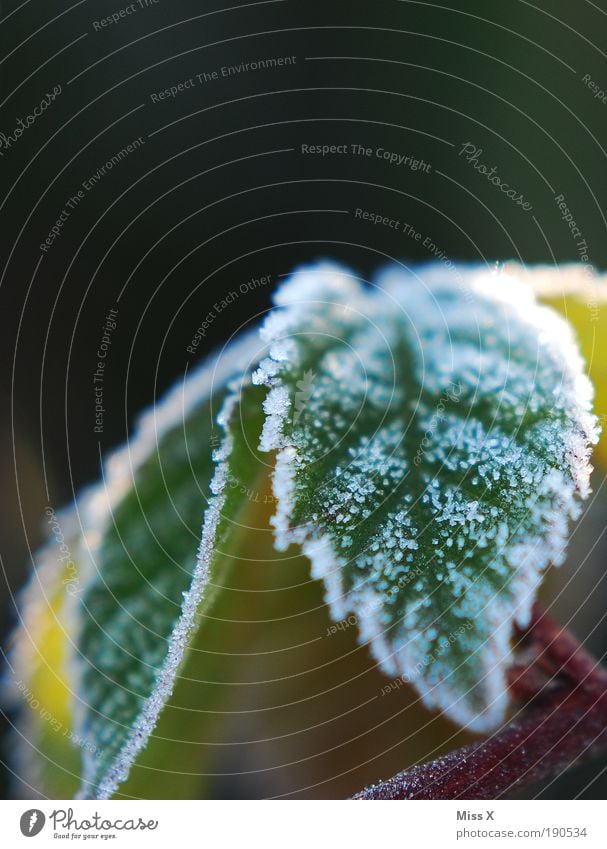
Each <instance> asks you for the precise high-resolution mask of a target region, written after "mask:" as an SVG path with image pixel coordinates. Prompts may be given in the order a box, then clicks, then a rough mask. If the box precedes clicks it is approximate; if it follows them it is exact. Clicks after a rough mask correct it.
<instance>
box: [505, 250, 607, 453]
mask: <svg viewBox="0 0 607 849" xmlns="http://www.w3.org/2000/svg"><path fill="white" fill-rule="evenodd" d="M503 271H504V272H505V273H506V274H511V275H512V276H514V277H517V278H519V279H522V280H523V281H524V282H525V283H527V284H528V285H530V286H531V288H532V289H533V290H534V292H535V294H536V295H537V297H538V300H540V301H541V302H542V303H544V304H546V305H547V306H550V307H553V309H555V310H556V311H557V312H559V313H560V314H561V315H563V316H564V317H565V318H566V319H567V321H568V322H569V323H570V324H571V325H572V327H573V329H574V330H575V332H576V335H577V338H578V342H579V345H580V349H581V352H582V356H583V357H584V361H585V364H586V370H587V373H588V375H589V377H590V379H591V381H592V383H593V384H594V389H595V398H594V412H595V413H596V415H597V416H598V417H599V421H600V424H601V427H602V433H601V438H600V441H599V444H598V445H596V446H595V448H594V452H593V457H594V460H595V463H594V464H595V465H597V464H598V463H600V464H601V466H602V467H603V468H607V275H606V274H602V273H597V272H596V271H595V269H594V267H593V266H592V265H590V264H589V263H584V262H579V263H572V264H568V265H561V266H548V265H535V266H534V265H531V266H524V265H521V264H520V263H517V262H507V263H506V264H505V265H504V266H503Z"/></svg>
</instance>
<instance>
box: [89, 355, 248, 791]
mask: <svg viewBox="0 0 607 849" xmlns="http://www.w3.org/2000/svg"><path fill="white" fill-rule="evenodd" d="M258 349H259V342H258V340H257V339H254V340H251V339H248V340H245V343H244V344H243V343H240V345H239V346H238V348H237V350H235V351H228V354H227V357H226V359H227V360H228V362H227V364H226V363H225V362H224V363H221V366H222V370H223V372H224V374H223V375H218V369H217V366H216V365H213V364H211V365H209V366H206V367H205V368H204V369H203V370H202V372H201V373H200V374H199V375H198V377H197V378H195V379H190V380H188V381H187V382H185V383H184V385H183V388H181V387H179V388H178V389H177V390H174V391H173V393H172V394H171V395H170V396H169V398H167V400H166V401H165V402H164V403H163V404H162V405H161V406H160V407H159V408H158V409H157V410H155V411H154V412H153V413H152V415H151V416H149V417H148V419H146V420H144V421H143V422H142V424H141V426H140V430H139V433H138V435H137V436H136V437H135V439H134V440H133V442H132V443H130V444H129V445H127V447H126V448H125V449H124V450H123V451H122V452H121V454H120V455H118V456H117V457H115V458H114V459H112V461H111V463H110V465H109V468H108V473H107V475H106V479H105V483H104V487H103V489H102V490H98V491H97V492H95V493H94V494H93V495H92V496H90V499H89V503H88V504H87V505H86V507H85V516H86V528H85V539H87V541H88V543H89V544H88V553H89V556H90V560H91V565H92V567H93V568H92V569H91V579H90V581H89V584H88V586H87V589H86V593H85V594H84V596H83V599H82V609H81V612H80V623H81V624H80V636H79V640H78V648H79V652H80V654H81V662H80V667H81V669H80V693H81V698H82V700H83V702H84V704H83V717H82V721H81V734H82V736H83V737H84V739H86V740H87V741H88V742H89V743H90V745H91V747H94V752H95V754H94V756H88V755H87V752H88V749H85V757H84V766H83V786H82V794H83V795H87V796H88V795H91V794H92V795H95V796H98V797H101V798H105V797H107V796H110V795H112V793H113V792H114V791H115V789H116V787H117V786H118V784H119V783H120V782H122V781H124V779H125V778H126V776H127V775H128V772H129V769H130V767H131V765H132V763H133V761H134V759H135V758H136V756H137V754H138V753H139V752H140V751H141V749H142V748H143V747H144V746H145V745H146V743H147V740H148V738H149V736H150V734H151V732H152V730H153V728H154V726H155V724H156V721H157V719H158V716H159V714H160V711H161V710H162V708H163V706H164V704H165V702H166V700H167V699H168V697H169V696H170V694H171V692H172V690H173V687H174V685H175V679H176V676H177V674H178V670H179V668H180V666H181V664H182V661H183V658H184V654H185V652H186V650H187V648H188V645H189V643H190V639H191V636H192V634H193V633H194V631H195V630H196V628H197V627H198V625H199V624H200V620H201V617H202V616H204V615H208V611H209V608H210V605H211V603H212V600H213V595H214V592H213V591H214V590H215V589H216V587H217V586H218V585H219V584H221V575H220V571H219V570H220V568H221V564H222V562H223V557H222V555H223V554H224V553H226V552H228V551H229V546H230V541H231V539H232V538H233V537H234V535H235V530H236V529H237V528H238V516H239V513H240V511H241V509H242V507H243V505H244V504H246V497H245V495H244V494H243V493H244V492H245V490H246V488H247V487H251V486H253V485H254V483H255V481H256V480H257V478H258V477H259V476H260V475H262V474H263V473H264V468H265V467H264V464H263V463H262V462H260V461H259V459H258V456H257V455H256V453H255V451H252V450H251V448H250V442H252V444H253V445H255V442H256V439H257V435H258V433H259V430H260V427H261V411H260V391H259V390H258V389H256V388H255V387H251V385H250V380H249V378H248V376H247V372H246V367H247V364H248V362H249V361H250V359H251V358H252V356H253V354H254V352H255V351H256V350H258ZM234 373H236V374H237V379H236V380H235V383H234V384H233V385H232V386H230V388H229V389H226V380H227V378H228V377H229V376H231V375H234ZM212 391H213V394H211V392H212ZM211 401H212V403H210V402H211ZM216 404H219V410H220V412H219V416H218V422H219V423H220V425H221V426H222V428H223V430H224V431H225V433H224V434H223V436H222V437H221V438H219V437H217V436H216V433H215V425H214V411H215V413H216V410H217V407H216V406H215V405H216ZM243 435H245V436H244V438H240V437H241V436H243ZM211 456H212V457H213V460H214V461H215V463H216V468H215V469H214V471H213V460H211ZM133 458H134V460H133ZM127 470H132V472H131V474H127V476H126V477H127V479H126V481H125V472H126V471H127ZM209 490H210V493H209ZM209 495H210V497H209ZM205 505H206V506H205ZM203 513H204V522H202V516H203ZM201 523H202V538H201V534H200V525H201ZM88 529H90V531H89V530H88ZM91 537H92V539H91ZM196 551H197V554H196Z"/></svg>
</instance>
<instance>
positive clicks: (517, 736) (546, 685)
mask: <svg viewBox="0 0 607 849" xmlns="http://www.w3.org/2000/svg"><path fill="white" fill-rule="evenodd" d="M518 643H519V654H522V655H524V662H522V663H518V664H517V665H515V666H513V667H512V669H511V670H510V676H509V678H510V692H511V694H512V696H513V699H514V701H515V702H518V704H519V711H518V714H517V717H516V718H515V719H514V720H513V721H512V722H511V723H510V724H508V725H507V726H505V727H504V728H503V729H501V730H500V731H498V732H496V733H495V734H494V735H492V736H491V737H489V738H488V739H487V740H482V741H479V742H478V743H472V744H470V745H468V746H464V747H462V748H460V749H457V750H456V751H454V752H451V753H450V754H448V755H446V756H444V757H441V758H438V759H437V760H435V761H432V762H431V763H428V764H424V765H422V766H416V767H413V768H412V769H409V770H406V771H405V772H401V773H399V774H398V775H395V776H394V778H391V779H390V780H389V781H386V782H383V783H381V784H377V785H374V786H372V787H369V788H367V789H366V790H363V791H362V792H361V793H358V794H357V795H356V796H355V797H354V798H356V799H497V798H500V797H506V796H508V795H510V794H511V793H513V792H514V791H515V790H517V789H521V788H523V787H524V786H526V785H528V784H533V783H535V782H537V781H540V780H541V779H544V778H549V777H551V776H555V775H558V774H559V773H560V772H562V771H563V770H565V769H566V768H567V767H568V766H570V765H571V764H573V763H574V762H578V763H579V762H580V761H581V760H582V759H584V758H586V757H589V756H596V755H597V754H599V753H602V752H607V672H606V671H605V669H603V668H602V667H601V666H599V664H598V663H597V661H596V660H594V658H592V657H591V656H590V655H589V654H588V653H587V652H586V651H585V649H583V648H582V647H581V646H580V645H579V644H578V643H577V641H576V640H575V639H574V637H573V636H572V635H571V634H570V633H569V632H568V631H566V630H565V629H564V628H562V627H561V626H560V625H558V624H557V623H556V622H554V620H552V619H551V618H550V617H549V616H548V615H547V614H546V613H545V612H544V611H542V610H541V609H539V608H538V609H536V611H535V613H534V617H533V620H532V622H531V624H530V626H529V628H528V629H527V630H526V631H524V632H522V633H520V634H519V641H518ZM521 703H528V704H526V706H525V707H524V708H521V707H520V705H521Z"/></svg>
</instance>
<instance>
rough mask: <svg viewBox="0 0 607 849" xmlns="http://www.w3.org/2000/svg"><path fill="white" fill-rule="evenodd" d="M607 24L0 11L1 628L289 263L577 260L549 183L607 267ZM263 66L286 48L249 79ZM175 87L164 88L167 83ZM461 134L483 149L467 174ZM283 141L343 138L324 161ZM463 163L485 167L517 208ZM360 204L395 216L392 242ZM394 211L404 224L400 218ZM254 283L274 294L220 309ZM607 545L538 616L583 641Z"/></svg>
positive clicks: (403, 12) (243, 12)
mask: <svg viewBox="0 0 607 849" xmlns="http://www.w3.org/2000/svg"><path fill="white" fill-rule="evenodd" d="M127 8H128V9H130V11H125V10H127ZM121 9H122V10H123V11H124V14H122V15H121V12H120V10H121ZM113 14H116V15H117V19H116V21H115V22H112V23H106V24H105V25H104V24H102V23H101V21H102V20H103V19H106V18H107V17H108V16H112V15H113ZM606 24H607V6H606V5H605V3H604V2H597V3H590V2H586V0H580V2H577V3H575V4H573V3H571V2H567V0H550V2H548V0H538V2H535V3H530V2H525V0H507V1H506V2H503V3H499V4H498V3H492V4H487V3H486V2H480V0H478V2H472V0H462V2H460V3H458V4H457V8H450V6H449V4H445V5H436V4H432V3H426V2H409V0H403V1H402V2H399V0H373V2H337V0H335V1H334V2H331V0H325V2H322V3H310V2H309V0H301V1H300V0H268V1H267V2H252V3H247V4H239V3H232V4H228V3H226V2H223V4H222V3H221V2H220V0H204V2H193V1H192V2H185V0H171V2H169V0H157V2H155V3H154V2H152V0H149V2H146V1H145V0H141V2H135V3H134V4H131V5H130V6H129V4H127V3H123V4H121V0H113V2H98V0H81V2H76V3H73V4H71V5H69V4H68V5H66V4H64V3H61V2H57V0H44V2H42V0H29V2H25V3H23V2H19V0H16V2H5V3H4V4H3V9H2V12H1V24H0V37H1V45H2V49H1V56H2V64H1V65H0V74H1V78H0V101H1V111H0V116H1V117H0V132H1V133H3V134H4V135H3V136H2V137H0V141H1V143H0V154H1V155H0V180H1V181H2V191H1V196H2V208H1V212H0V215H1V216H2V219H1V220H2V227H1V239H0V254H1V255H0V262H1V265H0V268H1V271H0V273H1V275H2V276H1V287H0V303H1V307H0V316H1V330H2V332H1V334H0V344H1V346H2V360H1V363H2V369H1V383H0V434H1V438H2V443H1V444H2V452H1V455H0V469H1V472H2V474H1V481H2V487H1V489H0V522H1V523H2V526H1V531H0V553H1V555H2V564H3V570H4V581H3V587H2V593H3V596H4V598H5V601H6V604H5V605H4V608H3V609H4V610H5V613H4V616H3V620H2V627H3V633H4V635H6V632H7V630H8V629H9V628H10V627H11V626H12V624H13V622H14V619H15V613H14V606H13V602H12V594H13V593H14V592H15V590H16V589H17V588H18V587H19V586H20V585H21V584H22V583H23V581H24V576H25V575H26V573H27V569H28V567H29V556H30V551H33V550H35V548H36V547H37V546H38V545H39V544H40V542H41V539H42V536H41V523H40V516H41V514H42V510H43V509H44V507H45V506H46V505H47V504H50V505H51V506H53V507H55V508H58V507H60V506H61V505H62V504H64V503H65V502H68V501H69V500H71V498H72V496H73V493H74V492H75V491H77V490H78V489H79V488H80V487H81V486H82V485H83V484H86V483H87V482H89V481H91V480H94V479H95V478H96V477H97V476H98V472H99V461H100V454H103V453H105V452H107V450H108V449H110V448H111V447H112V446H115V445H117V444H118V443H120V442H121V441H123V440H124V439H125V437H126V435H127V433H128V432H129V428H130V427H131V425H132V423H133V419H134V416H135V414H136V413H137V411H139V410H140V409H141V408H142V407H143V406H146V405H148V404H149V403H150V402H152V401H153V399H154V398H155V397H157V396H158V395H159V394H161V393H162V392H163V390H164V389H165V388H166V387H167V386H169V385H170V384H171V382H172V381H173V380H175V378H177V377H178V376H180V375H181V374H182V373H183V372H184V370H185V368H186V367H187V366H189V367H191V366H192V365H193V364H194V363H195V362H198V361H199V360H200V359H201V358H202V357H203V356H204V355H205V353H207V352H208V351H210V350H212V349H213V348H214V347H216V346H217V345H219V344H221V343H223V342H224V340H225V339H226V338H227V337H229V335H230V334H232V333H233V332H235V331H237V330H238V329H239V328H241V327H242V326H243V325H246V324H247V323H249V322H251V321H253V320H254V319H255V317H256V316H257V315H258V314H259V313H260V312H262V311H263V310H265V309H266V308H267V307H268V305H269V302H270V296H271V292H272V290H273V288H274V287H275V285H276V284H277V283H278V281H279V279H280V277H281V275H285V274H287V273H288V272H289V271H290V270H291V269H292V268H293V267H294V266H296V265H298V264H300V263H302V262H306V261H312V260H316V259H318V258H322V257H331V258H334V259H336V260H339V261H341V262H343V263H346V264H348V265H350V266H351V267H352V268H354V269H356V270H357V271H358V272H360V274H361V276H363V277H369V276H370V275H371V274H372V273H373V271H374V269H376V268H377V267H378V266H380V265H383V264H385V263H386V262H388V261H389V259H390V258H391V257H395V258H398V259H404V260H411V261H428V260H430V259H432V258H433V251H434V253H435V254H438V255H439V257H442V259H443V261H444V262H445V263H447V262H456V261H481V262H487V263H491V264H492V263H494V262H495V261H496V260H505V259H509V258H514V259H519V260H522V261H524V262H526V263H534V262H548V263H562V262H565V261H574V260H577V259H579V256H578V248H577V246H576V240H574V239H573V238H572V236H571V233H570V230H569V229H568V227H567V225H566V224H565V223H564V221H563V220H562V212H561V210H560V209H559V207H558V205H557V202H556V200H555V198H556V197H558V196H560V195H563V196H564V199H565V201H564V202H565V203H566V205H567V207H568V208H569V210H570V211H571V214H572V216H573V218H574V219H575V221H576V223H577V225H578V227H579V229H580V231H581V232H582V234H583V237H584V239H585V241H586V242H587V246H588V253H589V256H590V260H591V262H592V263H593V264H594V265H595V266H596V267H597V268H606V267H607V240H606V239H605V233H606V227H605V224H606V222H605V217H604V212H603V210H604V209H605V199H606V189H607V185H606V179H605V174H606V170H605V150H604V146H605V142H606V134H605V126H606V117H607V103H605V102H603V101H602V99H600V98H598V97H595V94H596V89H593V88H592V87H591V83H596V85H597V86H598V88H599V89H602V88H604V89H606V90H607V65H606V63H605V57H606V54H605V50H606V49H607V38H606V34H607V26H606ZM268 59H271V60H273V59H277V60H278V59H281V60H282V61H281V62H276V63H274V62H271V63H270V64H271V65H274V66H273V67H266V68H263V67H262V68H258V69H249V70H246V68H245V67H243V63H254V62H258V61H259V60H268ZM230 66H232V68H233V72H232V73H229V74H227V71H224V72H222V68H225V69H227V68H229V67H230ZM205 74H206V75H207V76H206V77H205V76H204V75H205ZM198 75H200V77H199V76H198ZM171 87H175V88H176V89H177V91H175V96H170V95H168V96H164V97H163V96H162V94H161V93H162V92H164V91H165V90H167V89H170V88H171ZM58 89H59V91H58ZM53 92H55V96H54V99H52V101H51V102H50V105H49V106H48V108H47V109H45V110H44V111H41V112H40V114H39V115H36V116H35V119H34V120H33V121H31V122H30V123H29V126H26V127H25V129H22V132H21V133H19V132H16V130H17V128H19V127H22V125H20V124H19V119H22V120H23V122H24V124H26V125H27V124H28V119H27V116H28V115H34V109H35V107H37V106H38V105H39V104H40V103H41V102H42V101H43V99H44V98H45V96H46V95H47V93H53ZM135 140H138V141H137V142H136V144H135V145H134V147H133V149H132V150H129V151H128V154H127V155H123V156H122V157H121V158H120V160H119V161H115V163H114V165H113V167H111V166H110V167H107V168H106V169H105V172H104V173H103V168H102V166H104V164H105V163H106V162H108V160H111V159H112V157H114V156H115V155H116V154H118V153H119V151H121V150H122V149H124V148H126V147H127V146H128V145H130V144H132V143H133V142H134V141H135ZM466 143H468V145H469V147H468V148H467V150H468V151H470V150H472V147H473V148H476V149H477V158H476V160H473V161H472V162H468V161H467V159H466V157H465V156H463V155H462V154H461V150H462V147H463V145H464V144H466ZM302 145H336V146H342V145H345V149H344V148H343V147H340V148H339V152H334V153H328V154H327V155H325V156H322V155H320V154H316V153H304V152H302ZM353 145H357V146H358V145H359V146H361V148H363V149H368V150H370V155H365V154H362V153H360V150H361V148H358V147H357V148H356V150H357V151H359V152H358V153H357V154H355V153H353V149H352V146H353ZM470 146H472V147H470ZM378 149H383V150H384V151H387V152H389V153H395V154H397V155H398V156H401V157H402V156H409V157H413V158H414V159H419V160H423V165H424V167H423V168H419V169H418V170H413V168H412V167H410V165H411V160H409V161H408V164H407V163H404V160H403V161H401V164H398V162H394V163H391V162H390V161H389V160H386V159H384V158H382V157H381V156H377V155H376V151H377V150H378ZM479 150H480V151H481V152H480V153H478V151H479ZM474 161H476V162H477V163H483V164H485V165H486V166H487V167H488V168H492V167H494V166H495V169H496V171H495V173H497V174H499V175H500V177H501V178H502V180H503V181H504V182H507V183H508V184H510V185H511V186H512V187H513V188H515V189H516V190H517V193H518V194H522V195H523V197H524V200H525V201H526V202H527V203H528V204H529V205H530V206H531V209H528V208H527V209H526V208H524V207H523V206H522V205H521V204H519V203H516V202H514V201H513V200H511V199H510V198H508V197H507V196H506V195H504V194H503V193H502V192H500V191H499V189H498V188H496V187H495V186H494V185H492V184H491V183H490V182H489V181H488V180H487V179H486V177H484V176H483V175H482V174H481V173H479V171H478V170H477V169H476V168H475V167H474ZM100 169H102V172H100ZM96 174H97V178H98V179H97V181H96V182H95V183H94V184H92V183H91V182H90V180H91V177H93V175H96ZM83 184H84V186H83ZM79 190H80V195H81V196H80V195H78V194H77V193H78V192H79ZM74 197H76V200H75V201H72V207H71V208H70V206H69V203H70V198H74ZM356 209H364V210H367V211H370V212H375V213H378V214H380V215H382V216H387V217H388V218H390V219H397V220H399V221H400V222H401V231H400V232H397V231H396V230H395V229H393V228H391V227H389V226H382V225H373V224H372V223H370V222H369V221H364V220H362V219H361V218H360V217H357V216H356ZM64 211H66V212H69V215H68V214H66V212H64ZM62 212H63V218H64V220H63V222H62V226H61V227H60V229H59V235H58V236H57V237H56V238H55V239H54V241H53V242H52V244H51V245H50V246H49V247H48V249H47V250H46V251H45V250H43V249H42V248H41V245H42V243H44V241H45V239H47V236H48V235H49V232H50V231H51V229H52V227H53V225H55V224H56V222H57V221H58V219H60V217H61V216H62ZM405 222H407V223H409V224H410V225H411V227H412V228H413V230H414V231H415V232H417V233H420V234H421V235H420V237H419V238H417V239H416V238H415V237H413V236H412V235H407V234H405V233H404V232H402V224H404V223H405ZM433 246H434V247H433ZM261 277H269V278H270V282H269V283H267V284H262V285H260V286H259V287H257V288H251V289H250V290H249V291H248V292H247V293H246V294H239V295H238V297H236V298H232V299H231V300H232V303H230V304H227V305H225V306H223V307H222V306H220V307H219V308H218V307H217V303H218V302H219V300H220V298H221V297H222V295H226V294H227V293H229V292H231V291H234V290H239V287H240V284H242V283H246V282H247V281H249V280H251V278H261ZM110 309H114V310H117V311H118V312H117V315H116V325H117V326H116V328H115V330H113V332H112V335H111V348H110V350H109V355H108V357H107V368H106V377H105V381H104V407H105V413H104V417H103V432H102V433H99V432H97V433H96V432H95V431H94V426H95V409H94V405H95V397H94V391H93V372H94V371H95V368H96V363H97V356H96V351H97V349H98V346H99V342H100V340H101V336H102V334H103V328H104V324H105V319H106V315H107V314H108V311H109V310H110ZM209 313H211V315H212V321H211V322H210V323H209V327H208V330H207V333H206V336H205V337H204V339H203V340H202V342H201V344H200V345H199V347H198V349H197V353H196V354H195V355H192V354H191V353H189V352H188V351H187V350H186V349H187V346H188V345H190V342H191V340H192V337H193V336H194V333H195V331H196V328H197V327H198V325H199V324H200V323H201V321H202V320H203V319H204V318H205V316H207V315H208V314H209ZM598 488H599V489H600V486H599V487H598ZM596 504H599V508H596V506H595V508H593V509H595V510H596V511H597V512H596V513H593V514H592V515H591V516H588V517H587V518H586V519H585V522H586V524H585V525H584V529H585V530H584V532H581V533H578V534H577V535H576V540H575V541H574V549H573V554H572V557H574V558H578V561H579V562H581V559H583V557H584V556H585V554H586V553H587V552H588V551H590V549H591V548H592V546H593V544H594V542H596V540H597V538H598V536H599V535H600V532H601V531H602V529H603V526H604V520H603V516H604V515H605V512H604V511H605V507H606V502H605V499H604V498H603V497H602V495H601V493H600V492H599V494H598V496H597V499H596V502H595V505H596ZM604 555H605V545H604V543H600V542H599V544H598V545H597V546H595V547H594V551H593V555H592V557H591V558H590V559H589V561H588V562H587V563H586V564H585V566H584V570H585V571H584V577H580V580H579V582H578V585H579V587H580V589H579V590H578V593H579V598H576V596H575V593H573V592H572V591H571V590H569V591H568V593H567V594H565V598H561V599H560V601H559V602H558V605H560V606H561V607H560V608H559V606H558V605H557V610H558V609H560V610H561V612H562V613H563V615H565V616H567V617H569V616H573V615H574V614H576V618H575V619H574V627H575V629H576V633H577V634H578V635H579V636H581V637H584V636H586V635H589V636H588V645H589V647H590V648H592V649H593V650H594V651H595V652H597V653H598V654H602V653H604V651H605V648H606V645H607V642H606V638H605V633H604V630H603V629H602V628H601V627H596V626H597V623H599V621H600V619H601V616H602V614H603V609H604V607H605V594H604V590H603V591H602V592H600V593H598V592H594V594H592V593H593V590H594V587H595V585H596V583H597V581H599V580H600V578H601V577H602V575H603V571H604V566H603V564H604ZM556 580H557V581H558V580H559V579H556ZM555 592H557V593H558V588H557V590H556V591H555ZM588 593H591V596H590V598H591V600H590V601H587V602H586V607H580V605H581V604H582V600H584V599H586V597H587V595H588ZM580 611H581V612H580ZM601 769H602V765H594V766H591V767H583V768H581V769H578V770H574V771H572V772H571V773H570V774H569V775H568V776H566V777H565V778H563V779H561V780H560V781H559V782H556V783H555V784H552V785H551V787H550V788H549V790H547V791H546V793H547V794H548V795H549V796H550V797H551V798H555V797H558V796H559V795H562V796H564V797H566V798H569V797H571V796H573V795H575V794H582V795H585V796H587V797H589V798H592V797H596V796H597V795H598V796H600V795H601V793H603V794H604V792H605V789H606V787H607V785H606V782H605V780H604V779H601V778H600V775H599V774H600V771H601ZM597 776H599V777H598V778H597ZM243 780H244V779H243ZM247 781H248V783H246V782H245V783H244V784H243V786H242V787H241V788H240V790H237V791H233V790H232V791H231V792H234V793H236V795H238V793H240V794H241V795H243V796H247V795H255V793H256V792H259V793H262V794H263V793H271V792H272V787H271V786H270V787H269V789H268V784H267V777H266V778H265V779H264V781H265V782H266V783H264V784H263V785H262V789H261V790H259V789H256V785H255V776H254V774H253V775H249V776H248V778H247ZM228 792H230V791H227V790H226V793H228Z"/></svg>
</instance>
